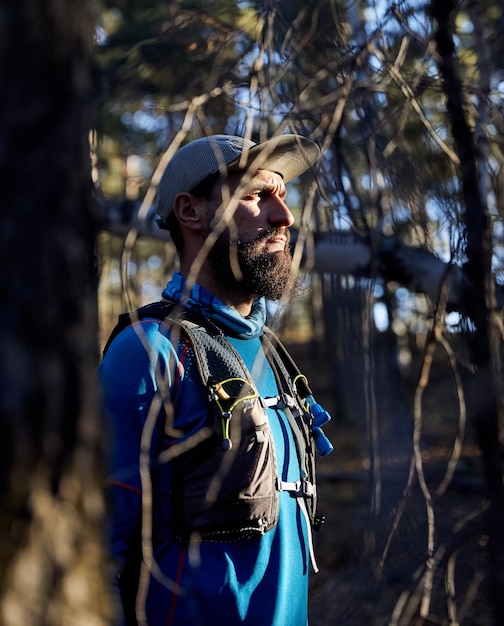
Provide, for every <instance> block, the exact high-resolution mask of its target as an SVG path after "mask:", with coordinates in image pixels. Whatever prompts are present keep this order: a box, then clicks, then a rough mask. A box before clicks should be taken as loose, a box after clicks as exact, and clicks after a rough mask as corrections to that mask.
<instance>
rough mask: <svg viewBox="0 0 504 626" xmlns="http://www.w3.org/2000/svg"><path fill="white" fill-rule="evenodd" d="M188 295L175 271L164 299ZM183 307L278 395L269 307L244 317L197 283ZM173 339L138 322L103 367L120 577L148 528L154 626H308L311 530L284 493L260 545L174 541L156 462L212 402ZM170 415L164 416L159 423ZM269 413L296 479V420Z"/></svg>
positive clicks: (264, 389) (194, 428) (166, 467)
mask: <svg viewBox="0 0 504 626" xmlns="http://www.w3.org/2000/svg"><path fill="white" fill-rule="evenodd" d="M183 288H184V279H183V277H182V276H180V275H178V274H176V275H175V276H174V278H173V279H172V281H171V282H170V283H168V285H167V288H166V290H165V292H164V293H163V295H164V296H166V297H169V298H170V299H171V300H179V299H180V298H181V296H182V293H183ZM184 302H185V306H187V307H189V308H194V309H197V310H198V311H199V312H202V313H203V314H204V315H206V316H208V317H211V318H212V319H213V320H214V321H215V322H216V323H217V324H218V325H219V326H220V327H221V328H222V329H223V331H224V333H225V334H226V336H227V337H228V339H229V340H230V341H231V343H232V345H233V346H234V347H235V349H236V350H237V351H238V353H239V354H240V356H241V357H242V359H243V360H244V362H245V364H246V365H247V367H248V368H249V370H250V371H251V372H252V374H253V378H254V382H255V384H256V387H257V389H258V391H259V394H260V395H261V396H262V397H273V396H276V395H278V393H279V391H278V389H277V385H276V382H275V378H274V375H273V372H272V370H271V367H270V365H269V364H268V362H267V360H266V358H265V356H264V353H263V349H262V346H261V341H260V338H259V337H260V334H261V331H262V326H263V324H264V317H265V308H264V302H263V301H258V302H257V303H256V304H255V306H254V308H253V311H252V314H251V316H250V317H249V318H243V317H242V316H240V315H239V314H238V313H237V312H236V311H234V310H233V309H231V308H229V307H226V306H225V305H223V304H222V303H221V302H219V301H218V300H217V299H216V298H214V297H213V296H212V295H211V294H209V293H208V292H206V291H205V290H203V289H202V288H200V287H198V286H197V285H196V286H194V287H193V289H192V291H191V296H190V298H188V299H187V300H185V301H184ZM171 332H173V331H170V328H169V327H168V326H166V325H164V324H162V323H161V322H160V321H159V320H155V319H145V320H143V321H141V322H136V323H133V324H132V325H131V326H129V327H128V328H126V329H125V330H123V331H122V332H121V333H120V334H119V335H118V336H117V337H116V339H115V340H114V341H113V342H112V344H111V346H110V348H109V350H108V351H107V353H106V355H105V357H104V360H103V362H102V365H101V368H100V376H101V381H102V387H103V395H104V402H105V412H106V415H107V417H108V420H109V422H108V424H109V431H108V432H109V441H110V475H109V480H108V492H109V503H110V545H111V553H112V557H113V559H114V562H115V563H116V564H117V569H118V571H119V572H120V571H121V570H122V569H123V568H124V567H125V565H126V563H127V562H128V560H129V559H130V558H131V556H132V550H131V545H132V542H133V541H134V537H135V535H137V534H138V532H139V529H140V524H142V528H143V532H144V535H143V539H144V559H145V562H146V563H147V564H148V569H149V570H150V573H149V572H147V571H144V572H143V573H142V575H141V581H140V593H139V600H138V601H137V604H138V607H139V609H140V611H141V612H142V611H144V612H145V613H144V615H145V618H146V621H147V623H148V624H149V626H158V625H159V626H168V625H192V624H194V625H198V626H226V625H229V626H236V625H238V624H248V625H250V626H284V625H285V624H290V625H292V626H305V625H306V623H307V613H308V608H307V603H308V577H309V567H310V557H309V546H308V529H307V525H306V522H305V518H304V516H303V514H302V511H301V510H300V506H299V503H298V501H297V500H296V498H293V497H292V496H291V495H290V494H289V493H288V492H281V493H280V494H279V498H280V511H279V520H278V523H277V525H276V526H275V527H274V528H273V529H272V530H270V531H268V532H266V533H265V534H264V535H262V536H260V537H253V538H247V539H241V540H238V541H233V542H197V543H191V544H189V545H186V544H180V543H177V542H176V541H175V540H174V538H173V531H172V526H171V519H172V512H171V499H170V493H171V467H170V465H171V464H170V462H167V463H165V462H159V460H158V459H159V457H160V455H161V458H163V455H164V456H166V455H168V457H169V456H170V447H171V446H172V445H173V441H174V440H175V439H176V440H177V442H180V440H181V438H180V433H182V432H183V433H184V437H182V439H183V438H187V437H189V436H191V435H192V434H194V433H197V432H198V431H199V430H200V429H201V428H202V427H203V426H205V424H206V423H207V416H208V404H207V400H206V396H205V391H204V388H203V386H202V384H201V380H199V377H198V376H196V375H194V372H195V371H197V370H195V368H193V367H188V365H189V363H190V362H191V359H192V358H193V355H192V354H191V352H192V351H191V349H188V350H187V349H186V348H181V347H180V343H178V342H175V341H174V342H173V343H172V341H171V340H170V339H171ZM167 397H168V398H169V402H167V401H166V398H167ZM161 408H163V411H162V414H163V416H164V415H165V414H166V417H163V420H162V421H160V420H159V414H160V409H161ZM267 412H268V418H269V424H270V428H271V431H272V434H273V440H274V445H275V452H276V459H277V464H278V472H279V474H280V478H282V480H284V481H296V480H299V476H300V468H299V462H298V458H297V455H296V450H295V445H294V440H293V435H292V432H291V429H290V427H289V424H288V421H287V419H286V417H285V415H284V414H283V412H282V411H280V410H276V409H268V410H267ZM142 510H143V515H142ZM151 550H152V551H151ZM129 593H131V591H130V592H129ZM129 600H132V598H131V597H130V598H129Z"/></svg>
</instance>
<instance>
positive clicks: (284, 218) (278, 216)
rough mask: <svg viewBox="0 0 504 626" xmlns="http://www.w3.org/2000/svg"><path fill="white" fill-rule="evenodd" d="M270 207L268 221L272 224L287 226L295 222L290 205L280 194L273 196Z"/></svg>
mask: <svg viewBox="0 0 504 626" xmlns="http://www.w3.org/2000/svg"><path fill="white" fill-rule="evenodd" d="M269 200H270V202H269V207H268V221H269V223H270V224H271V225H272V226H286V227H287V228H288V227H290V226H292V224H294V216H293V215H292V213H291V211H290V209H289V207H288V206H287V205H286V204H285V202H284V201H283V200H282V198H280V197H279V196H272V197H271V198H270V199H269Z"/></svg>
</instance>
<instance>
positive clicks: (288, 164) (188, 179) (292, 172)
mask: <svg viewBox="0 0 504 626" xmlns="http://www.w3.org/2000/svg"><path fill="white" fill-rule="evenodd" d="M319 155H320V149H319V147H318V145H317V144H316V143H315V142H313V141H312V140H311V139H307V138H306V137H302V136H301V135H278V136H276V137H272V138H271V139H268V140H267V141H263V142H261V143H254V142H253V141H250V140H248V139H244V138H243V137H236V136H234V135H210V136H209V137H202V138H201V139H196V140H195V141H192V142H191V143H188V144H186V145H185V146H183V147H182V148H180V149H179V150H177V152H176V153H175V154H174V156H173V158H172V159H171V160H170V162H169V163H168V165H167V166H166V169H165V171H164V172H163V175H162V177H161V180H160V182H159V187H158V194H157V212H158V215H159V217H160V218H161V219H160V222H161V226H162V227H163V226H164V224H163V223H164V222H166V220H167V219H168V218H169V217H170V215H171V214H172V211H173V203H174V201H175V198H176V196H177V195H178V194H179V193H181V192H183V191H188V192H190V191H192V190H193V189H195V188H196V187H197V186H198V185H199V184H200V183H202V182H203V181H204V180H205V179H206V178H208V177H209V176H211V175H212V174H216V173H217V172H219V171H221V172H222V173H223V174H224V175H225V174H226V172H230V171H237V170H248V169H249V168H250V169H254V170H259V169H267V170H270V171H272V172H277V173H278V174H280V175H281V176H282V177H283V179H284V181H285V182H288V181H289V180H292V179H293V178H296V177H297V176H299V175H300V174H302V173H303V172H305V171H306V170H307V169H309V168H310V167H311V166H312V165H313V164H314V163H315V161H316V160H317V159H318V157H319Z"/></svg>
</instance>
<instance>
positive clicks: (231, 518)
mask: <svg viewBox="0 0 504 626" xmlns="http://www.w3.org/2000/svg"><path fill="white" fill-rule="evenodd" d="M242 382H244V383H246V381H242ZM246 385H247V386H248V387H247V386H245V385H243V386H242V389H241V395H239V397H238V398H236V396H234V397H231V396H230V397H229V398H226V399H225V400H223V399H222V398H221V399H220V400H219V401H217V402H215V401H214V402H213V403H212V407H213V409H212V410H213V415H212V416H211V419H213V420H214V423H215V431H216V432H215V434H214V435H213V436H212V437H210V438H209V439H207V440H206V441H203V442H202V443H200V444H199V445H198V446H196V447H195V448H194V449H192V450H190V451H188V452H185V453H184V454H182V455H181V456H180V457H178V458H176V459H175V460H174V466H173V483H172V499H173V515H174V529H175V534H176V536H177V538H178V539H179V540H187V539H189V538H190V537H191V536H193V537H194V536H197V537H199V538H200V539H201V540H203V541H219V540H226V541H230V540H233V539H241V538H245V537H249V536H253V535H257V534H263V533H264V532H266V531H268V530H270V529H271V528H273V527H274V526H275V525H276V523H277V521H278V491H277V489H276V485H275V481H276V475H277V467H276V459H275V451H274V445H273V440H272V435H271V430H270V427H269V424H268V420H267V417H266V412H265V409H264V407H263V405H262V403H261V400H260V398H259V397H258V396H257V393H256V392H255V391H254V393H248V391H249V388H250V389H252V388H251V387H250V385H248V383H246ZM211 392H212V390H211ZM221 395H222V390H221ZM227 395H229V394H227ZM214 400H215V398H214Z"/></svg>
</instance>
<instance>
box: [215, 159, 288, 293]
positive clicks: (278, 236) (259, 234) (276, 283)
mask: <svg viewBox="0 0 504 626" xmlns="http://www.w3.org/2000/svg"><path fill="white" fill-rule="evenodd" d="M242 179H243V174H242V173H239V172H235V173H232V174H230V176H229V177H228V178H227V179H226V180H225V181H224V182H223V181H219V182H218V183H217V184H216V187H215V189H214V193H213V198H212V204H213V205H214V210H215V211H217V209H218V207H219V206H220V205H221V204H224V208H225V207H226V206H228V205H229V198H233V196H234V195H235V194H238V195H237V196H236V198H237V200H238V202H237V205H236V210H235V211H234V212H233V215H232V219H231V221H230V226H229V227H228V228H226V230H225V231H224V232H223V233H222V234H221V235H220V236H219V238H218V240H217V242H216V243H215V245H214V246H213V247H212V249H211V251H210V252H209V256H208V258H209V262H210V266H211V268H212V270H213V273H214V276H215V278H216V279H217V280H218V281H219V282H220V283H221V284H222V285H224V286H225V287H226V288H228V289H232V290H234V291H238V292H240V293H243V294H245V295H259V296H264V297H265V298H268V299H269V300H279V299H280V298H281V297H282V295H283V294H284V291H285V289H286V287H287V284H288V282H289V278H290V273H291V266H292V257H291V254H290V250H289V245H288V244H289V240H290V232H289V230H288V228H289V226H291V225H292V223H293V221H294V218H293V216H292V213H291V212H290V210H289V208H288V207H287V205H286V204H285V196H286V191H285V185H284V182H283V180H282V177H281V176H280V175H279V174H276V173H275V172H270V171H268V170H259V171H258V172H257V173H256V175H255V176H254V177H253V178H252V179H251V180H250V181H249V182H248V183H247V184H246V186H245V187H243V184H242ZM210 230H211V226H210V225H209V231H210Z"/></svg>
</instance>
